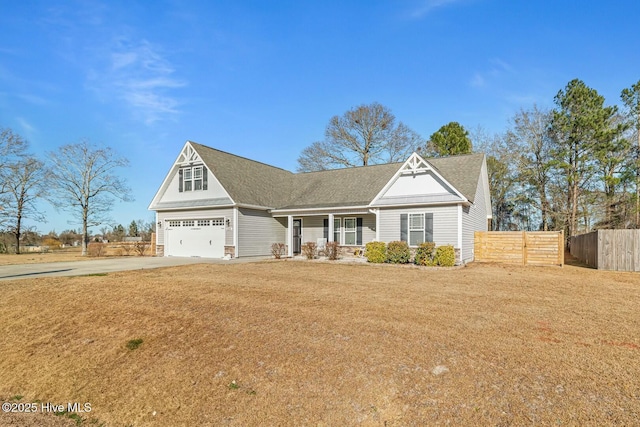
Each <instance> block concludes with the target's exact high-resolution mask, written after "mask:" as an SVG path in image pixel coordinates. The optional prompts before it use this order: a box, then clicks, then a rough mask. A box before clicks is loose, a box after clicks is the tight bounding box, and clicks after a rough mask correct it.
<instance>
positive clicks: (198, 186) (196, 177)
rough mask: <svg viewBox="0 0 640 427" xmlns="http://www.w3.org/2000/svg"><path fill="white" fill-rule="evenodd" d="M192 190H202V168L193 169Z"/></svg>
mask: <svg viewBox="0 0 640 427" xmlns="http://www.w3.org/2000/svg"><path fill="white" fill-rule="evenodd" d="M193 189H194V190H202V166H196V167H194V168H193Z"/></svg>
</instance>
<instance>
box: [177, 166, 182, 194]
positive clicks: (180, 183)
mask: <svg viewBox="0 0 640 427" xmlns="http://www.w3.org/2000/svg"><path fill="white" fill-rule="evenodd" d="M178 178H179V179H178V191H179V192H180V193H182V169H180V170H179V171H178Z"/></svg>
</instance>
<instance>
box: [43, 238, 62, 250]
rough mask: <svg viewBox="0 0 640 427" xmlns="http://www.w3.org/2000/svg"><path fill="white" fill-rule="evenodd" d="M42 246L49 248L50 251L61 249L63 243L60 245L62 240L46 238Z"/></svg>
mask: <svg viewBox="0 0 640 427" xmlns="http://www.w3.org/2000/svg"><path fill="white" fill-rule="evenodd" d="M42 246H48V247H49V248H50V249H60V246H62V243H60V240H58V239H54V238H53V237H46V238H45V239H44V240H43V241H42Z"/></svg>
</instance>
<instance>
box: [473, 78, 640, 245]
mask: <svg viewBox="0 0 640 427" xmlns="http://www.w3.org/2000/svg"><path fill="white" fill-rule="evenodd" d="M620 100H621V107H618V106H616V105H606V104H605V99H604V97H603V96H601V95H600V94H599V93H598V92H597V91H596V90H595V89H593V88H590V87H588V86H587V85H586V84H585V83H584V82H583V81H581V80H578V79H575V80H572V81H570V82H569V83H568V84H567V85H566V87H565V88H563V89H562V90H560V91H559V92H558V94H557V95H556V96H555V98H554V104H555V107H554V108H553V109H551V110H545V109H541V108H538V107H537V106H533V107H531V108H529V109H521V110H520V111H519V112H518V113H516V114H515V115H514V116H513V118H512V119H511V120H510V123H509V127H508V129H507V131H506V132H504V133H502V134H498V135H494V136H491V137H490V136H488V135H486V133H485V132H483V131H482V129H480V130H477V131H476V132H475V135H473V137H472V139H473V140H474V149H475V151H483V152H485V153H486V154H487V155H488V157H487V165H488V170H489V180H490V187H491V198H492V209H493V224H492V228H493V230H564V231H565V235H566V236H567V237H569V236H574V235H576V234H581V233H584V232H588V231H591V230H593V229H598V228H638V227H639V226H640V209H639V206H638V205H639V202H640V198H639V197H638V191H639V188H640V187H639V183H640V161H639V159H640V133H639V129H640V81H638V82H637V83H635V84H634V85H632V86H631V87H629V88H626V89H624V90H622V92H621V96H620Z"/></svg>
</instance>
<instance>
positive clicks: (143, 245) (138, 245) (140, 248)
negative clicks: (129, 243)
mask: <svg viewBox="0 0 640 427" xmlns="http://www.w3.org/2000/svg"><path fill="white" fill-rule="evenodd" d="M149 246H150V244H149V242H142V241H140V242H135V243H134V244H133V248H134V249H135V251H136V252H137V253H138V256H144V253H145V252H146V251H147V248H148V247H149Z"/></svg>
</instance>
